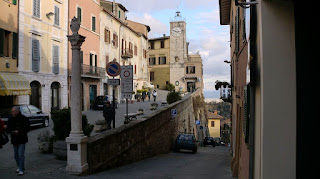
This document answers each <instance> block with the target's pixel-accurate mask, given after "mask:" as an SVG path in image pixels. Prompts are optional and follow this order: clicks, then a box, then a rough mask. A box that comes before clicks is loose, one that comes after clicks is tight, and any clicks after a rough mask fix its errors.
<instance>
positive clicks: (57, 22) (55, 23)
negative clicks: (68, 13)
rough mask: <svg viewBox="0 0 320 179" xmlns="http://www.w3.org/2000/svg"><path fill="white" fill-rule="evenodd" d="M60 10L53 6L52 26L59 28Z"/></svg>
mask: <svg viewBox="0 0 320 179" xmlns="http://www.w3.org/2000/svg"><path fill="white" fill-rule="evenodd" d="M59 17H60V8H59V7H57V6H54V25H57V26H59V25H60V18H59Z"/></svg>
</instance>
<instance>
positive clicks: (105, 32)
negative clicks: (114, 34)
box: [104, 28, 108, 42]
mask: <svg viewBox="0 0 320 179" xmlns="http://www.w3.org/2000/svg"><path fill="white" fill-rule="evenodd" d="M107 36H108V30H107V29H106V28H104V42H107V41H108V40H107Z"/></svg>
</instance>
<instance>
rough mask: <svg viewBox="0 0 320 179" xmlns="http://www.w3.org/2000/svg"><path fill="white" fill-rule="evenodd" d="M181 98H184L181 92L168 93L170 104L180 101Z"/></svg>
mask: <svg viewBox="0 0 320 179" xmlns="http://www.w3.org/2000/svg"><path fill="white" fill-rule="evenodd" d="M181 99H182V97H181V96H180V93H179V92H175V91H171V92H170V93H168V95H167V102H168V104H171V103H174V102H176V101H179V100H181Z"/></svg>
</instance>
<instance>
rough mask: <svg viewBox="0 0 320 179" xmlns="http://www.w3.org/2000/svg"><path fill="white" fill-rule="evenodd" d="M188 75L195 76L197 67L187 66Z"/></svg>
mask: <svg viewBox="0 0 320 179" xmlns="http://www.w3.org/2000/svg"><path fill="white" fill-rule="evenodd" d="M186 73H187V74H195V73H196V67H195V66H187V68H186Z"/></svg>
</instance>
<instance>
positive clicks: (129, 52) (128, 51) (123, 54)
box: [121, 48, 133, 59]
mask: <svg viewBox="0 0 320 179" xmlns="http://www.w3.org/2000/svg"><path fill="white" fill-rule="evenodd" d="M132 57H133V50H132V49H129V48H126V49H122V50H121V58H123V59H128V58H132Z"/></svg>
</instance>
